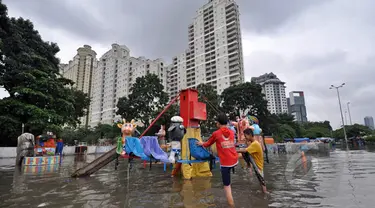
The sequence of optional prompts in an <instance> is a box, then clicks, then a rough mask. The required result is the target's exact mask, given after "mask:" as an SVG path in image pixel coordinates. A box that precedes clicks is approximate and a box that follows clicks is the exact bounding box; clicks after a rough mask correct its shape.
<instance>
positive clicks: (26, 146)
mask: <svg viewBox="0 0 375 208" xmlns="http://www.w3.org/2000/svg"><path fill="white" fill-rule="evenodd" d="M55 140H56V137H55V136H54V135H53V134H47V135H40V136H37V137H36V140H34V135H32V134H30V133H24V134H22V135H21V136H19V137H18V144H17V158H16V165H18V166H21V167H22V166H23V169H24V171H26V172H27V171H29V170H35V169H38V170H41V169H43V168H33V167H31V166H35V167H36V166H51V167H52V166H53V168H52V169H54V168H57V167H58V164H60V163H61V156H60V154H59V155H56V156H55V154H56V153H59V152H56V151H55V150H56V141H55ZM58 151H59V150H58ZM54 165H57V166H56V167H55V166H54Z"/></svg>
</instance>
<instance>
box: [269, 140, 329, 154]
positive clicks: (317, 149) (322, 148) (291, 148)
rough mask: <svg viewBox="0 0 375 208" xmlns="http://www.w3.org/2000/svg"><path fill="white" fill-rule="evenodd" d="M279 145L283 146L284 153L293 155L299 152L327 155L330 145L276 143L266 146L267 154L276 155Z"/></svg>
mask: <svg viewBox="0 0 375 208" xmlns="http://www.w3.org/2000/svg"><path fill="white" fill-rule="evenodd" d="M279 145H284V146H285V150H286V153H288V154H294V153H297V152H299V151H301V150H304V151H305V152H311V153H329V152H330V149H331V148H330V145H329V144H328V143H321V142H319V143H315V142H311V143H276V144H267V145H266V147H267V149H268V153H271V154H272V153H274V152H275V153H278V148H279Z"/></svg>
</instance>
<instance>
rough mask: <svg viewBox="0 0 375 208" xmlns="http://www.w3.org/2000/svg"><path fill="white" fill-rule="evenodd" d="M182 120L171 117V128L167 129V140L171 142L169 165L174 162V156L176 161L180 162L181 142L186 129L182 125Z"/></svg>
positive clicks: (177, 117)
mask: <svg viewBox="0 0 375 208" xmlns="http://www.w3.org/2000/svg"><path fill="white" fill-rule="evenodd" d="M183 122H184V119H183V118H181V117H180V116H173V117H172V118H171V126H170V127H169V128H168V133H169V140H170V141H171V147H172V149H171V152H170V154H169V161H170V162H171V163H175V162H176V156H177V157H178V160H181V140H182V139H183V138H184V135H185V134H186V129H185V127H184V125H182V123H183Z"/></svg>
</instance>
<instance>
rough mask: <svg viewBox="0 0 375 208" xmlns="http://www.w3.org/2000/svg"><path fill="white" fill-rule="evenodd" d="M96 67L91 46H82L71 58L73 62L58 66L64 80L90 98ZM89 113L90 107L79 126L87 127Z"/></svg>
mask: <svg viewBox="0 0 375 208" xmlns="http://www.w3.org/2000/svg"><path fill="white" fill-rule="evenodd" d="M97 66H98V61H97V59H96V52H95V51H93V50H92V49H91V46H89V45H84V46H83V47H80V48H78V49H77V55H75V56H74V57H73V60H71V61H69V63H68V64H61V65H60V73H61V75H62V76H63V77H64V78H67V79H70V80H72V81H73V82H74V86H73V87H75V88H76V89H77V90H80V91H83V92H84V93H87V94H88V95H89V96H90V97H92V96H91V92H92V91H91V85H92V74H93V73H95V70H96V68H97ZM90 112H91V106H90V108H89V112H88V115H87V116H84V117H82V118H81V119H80V121H81V125H85V126H87V125H88V123H89V120H90V118H89V117H90Z"/></svg>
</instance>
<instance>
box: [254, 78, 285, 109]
mask: <svg viewBox="0 0 375 208" xmlns="http://www.w3.org/2000/svg"><path fill="white" fill-rule="evenodd" d="M251 81H252V82H255V83H257V84H259V85H261V86H262V92H263V94H265V95H266V100H267V101H268V104H267V109H268V111H269V112H270V113H272V114H282V113H288V105H287V100H286V96H285V82H282V81H280V79H279V78H277V76H276V75H275V74H273V73H272V72H271V73H269V74H268V73H266V74H263V75H261V76H259V77H252V78H251Z"/></svg>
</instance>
